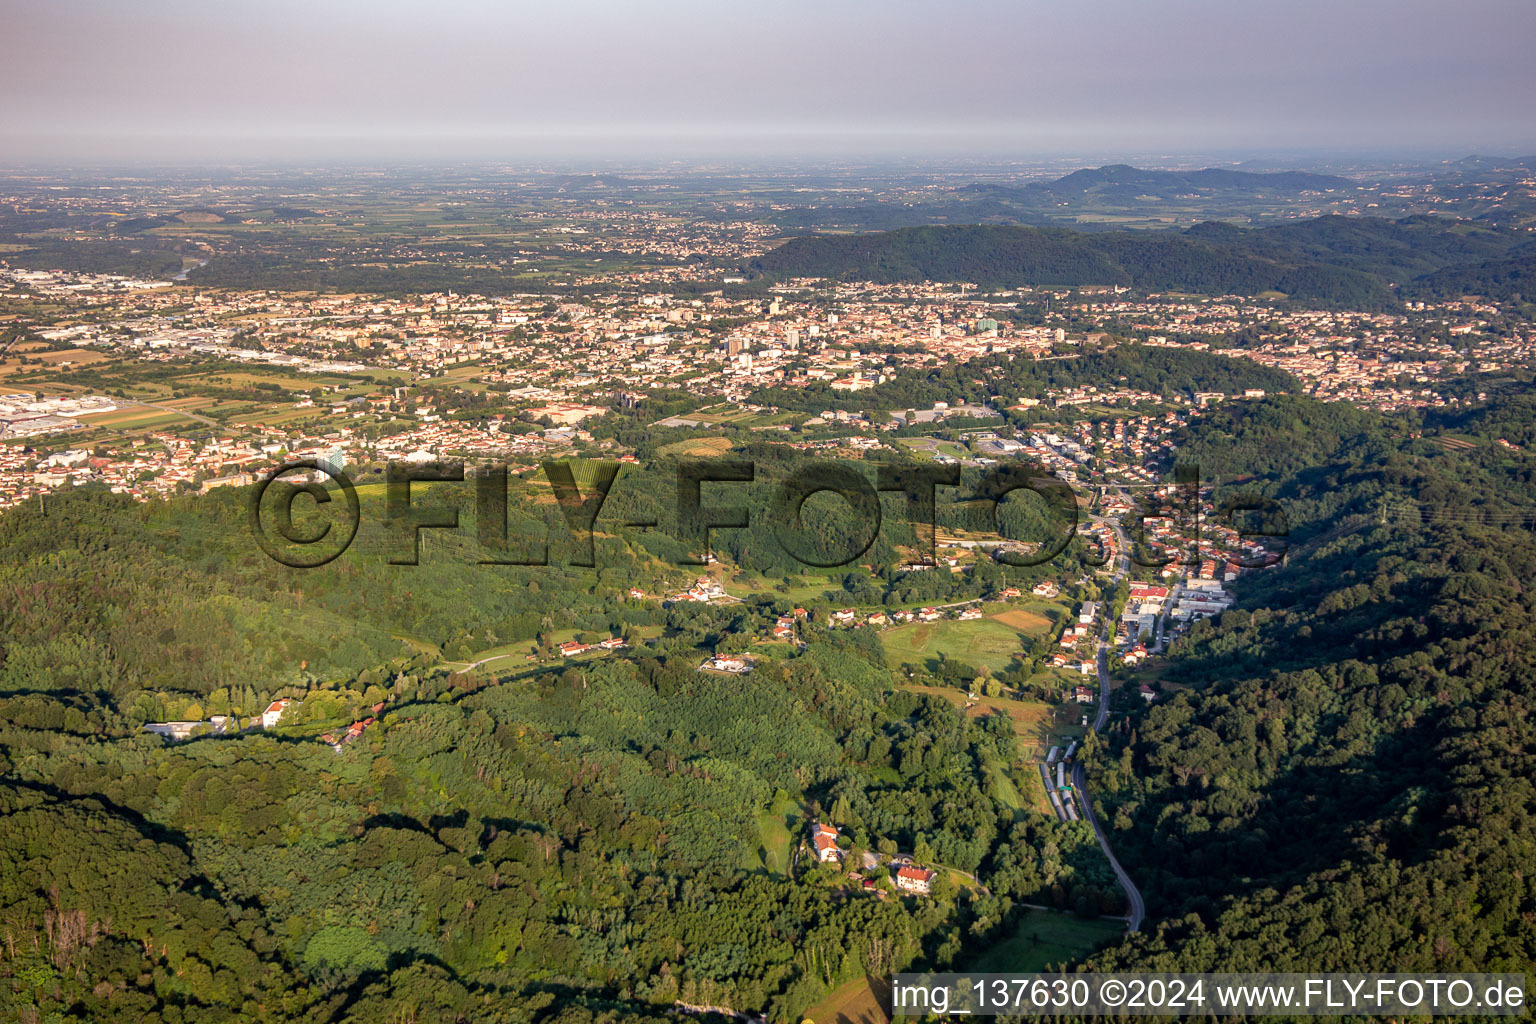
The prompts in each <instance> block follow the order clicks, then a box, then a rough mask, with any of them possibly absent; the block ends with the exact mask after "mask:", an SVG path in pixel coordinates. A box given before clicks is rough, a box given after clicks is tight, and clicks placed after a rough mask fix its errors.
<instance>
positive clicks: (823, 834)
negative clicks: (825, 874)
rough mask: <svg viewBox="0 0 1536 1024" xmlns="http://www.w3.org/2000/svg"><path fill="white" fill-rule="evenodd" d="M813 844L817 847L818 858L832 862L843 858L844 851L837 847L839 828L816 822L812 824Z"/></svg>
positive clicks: (823, 861)
mask: <svg viewBox="0 0 1536 1024" xmlns="http://www.w3.org/2000/svg"><path fill="white" fill-rule="evenodd" d="M811 844H812V845H813V846H815V847H816V859H817V860H818V861H820V862H821V863H823V864H830V863H833V862H835V861H840V860H842V859H843V851H841V850H839V849H838V848H837V829H835V828H833V827H832V826H831V825H823V824H822V823H821V822H819V821H818V822H815V823H814V824H812V825H811Z"/></svg>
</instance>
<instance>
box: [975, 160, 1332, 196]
mask: <svg viewBox="0 0 1536 1024" xmlns="http://www.w3.org/2000/svg"><path fill="white" fill-rule="evenodd" d="M1358 187H1359V185H1357V184H1356V183H1355V182H1353V181H1350V180H1349V179H1348V178H1339V177H1335V176H1334V175H1331V174H1311V173H1309V172H1307V171H1270V172H1264V173H1254V172H1252V171H1232V170H1226V169H1223V168H1216V167H1208V168H1206V169H1205V170H1201V171H1149V170H1144V169H1142V168H1139V167H1131V166H1128V165H1126V164H1111V165H1109V166H1107V167H1089V168H1085V169H1083V170H1081V171H1073V172H1072V173H1071V174H1068V175H1067V176H1066V177H1064V178H1058V179H1056V180H1055V181H1051V182H1031V183H1029V184H1027V185H1022V186H1018V187H1016V188H1010V187H1005V186H997V185H973V186H971V189H970V190H971V191H972V192H974V193H976V194H978V195H990V196H994V197H997V198H1004V197H1007V198H1012V199H1015V200H1017V201H1021V202H1025V203H1035V202H1040V201H1062V200H1069V201H1070V200H1077V199H1081V198H1083V197H1090V198H1094V199H1101V200H1107V201H1110V202H1117V203H1118V202H1126V201H1130V200H1138V199H1146V198H1152V199H1183V198H1193V199H1211V198H1226V199H1236V198H1241V199H1261V198H1273V197H1280V196H1284V197H1293V196H1297V195H1299V194H1301V193H1306V192H1317V193H1326V192H1338V191H1344V190H1349V191H1353V190H1354V189H1356V188H1358Z"/></svg>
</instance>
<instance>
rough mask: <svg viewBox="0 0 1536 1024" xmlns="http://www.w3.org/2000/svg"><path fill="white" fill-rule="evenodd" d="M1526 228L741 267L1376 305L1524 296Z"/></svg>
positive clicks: (1426, 225)
mask: <svg viewBox="0 0 1536 1024" xmlns="http://www.w3.org/2000/svg"><path fill="white" fill-rule="evenodd" d="M1529 262H1530V243H1529V242H1528V241H1527V239H1526V237H1525V236H1524V235H1523V234H1520V233H1517V232H1514V231H1510V230H1504V229H1498V228H1493V227H1489V226H1484V225H1476V224H1470V223H1464V222H1459V221H1450V220H1441V219H1437V218H1433V217H1410V218H1405V219H1403V220H1400V221H1390V220H1385V219H1381V218H1366V217H1344V216H1338V215H1335V216H1329V217H1319V218H1316V219H1313V220H1308V221H1299V222H1294V223H1286V224H1279V225H1273V226H1268V227H1263V228H1251V229H1244V228H1238V227H1234V226H1232V225H1230V224H1225V223H1220V222H1208V223H1203V224H1197V225H1195V226H1194V227H1192V228H1189V229H1188V230H1186V231H1182V232H1177V231H1166V232H1164V231H1108V232H1104V231H1099V232H1088V231H1076V230H1072V229H1068V228H1058V227H1050V228H1044V227H1020V226H998V225H954V226H943V227H914V228H902V229H897V230H893V231H886V232H880V233H871V234H855V235H816V236H806V237H801V238H795V239H791V240H790V241H788V242H786V243H784V244H783V245H781V246H779V247H778V248H776V249H774V250H772V251H770V252H768V253H765V254H764V255H763V256H761V257H759V258H758V259H757V260H755V261H753V262H752V264H751V265H750V266H749V268H748V269H749V270H751V271H752V272H754V273H759V274H763V275H766V276H768V277H770V278H787V277H828V278H836V279H842V280H854V281H875V282H882V283H888V282H897V281H968V282H972V283H975V284H977V285H980V286H983V287H1014V286H1019V285H1047V286H1048V285H1056V286H1082V285H1099V286H1107V285H1118V286H1126V287H1132V288H1135V289H1136V290H1138V291H1141V292H1148V291H1187V292H1197V293H1202V294H1237V295H1260V294H1263V293H1266V292H1281V293H1284V294H1285V295H1286V296H1288V297H1289V298H1291V299H1294V300H1297V301H1300V302H1306V303H1310V304H1314V305H1322V306H1338V307H1348V308H1352V309H1362V310H1370V309H1381V308H1386V307H1388V306H1391V305H1393V304H1395V303H1396V301H1397V295H1398V293H1395V292H1394V290H1393V289H1394V288H1397V289H1400V293H1401V294H1402V295H1404V296H1415V297H1424V298H1439V297H1446V296H1453V295H1460V294H1462V293H1472V294H1489V295H1494V296H1496V297H1500V298H1511V297H1512V296H1513V294H1514V293H1515V292H1521V291H1522V289H1523V293H1529V290H1530V289H1529Z"/></svg>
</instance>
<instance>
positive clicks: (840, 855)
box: [811, 821, 939, 896]
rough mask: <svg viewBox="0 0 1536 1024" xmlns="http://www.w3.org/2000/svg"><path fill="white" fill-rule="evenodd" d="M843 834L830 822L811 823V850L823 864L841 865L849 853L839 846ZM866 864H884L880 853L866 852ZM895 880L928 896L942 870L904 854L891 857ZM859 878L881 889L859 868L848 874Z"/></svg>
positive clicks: (903, 888)
mask: <svg viewBox="0 0 1536 1024" xmlns="http://www.w3.org/2000/svg"><path fill="white" fill-rule="evenodd" d="M839 838H840V833H839V832H838V830H837V828H836V827H835V826H832V825H828V824H827V823H826V822H821V821H814V822H812V823H811V850H812V852H814V853H815V855H816V861H817V863H819V864H841V863H842V862H843V860H844V858H845V857H846V856H847V854H846V852H845V851H844V850H843V849H842V848H841V847H839V846H838V839H839ZM864 860H865V863H866V864H867V865H868V864H870V863H871V862H873V865H874V866H878V865H879V863H880V859H879V855H878V854H873V853H866V854H865V855H864ZM891 867H892V870H891V881H892V882H893V883H894V884H895V886H896V888H897V890H898V891H900V892H905V893H911V894H913V895H916V896H927V895H929V894H930V893H932V892H933V883H934V880H935V879H937V878H938V876H939V873H938V872H937V871H934V870H932V869H930V868H922V867H918V866H916V865H915V864H913V863H912V862H911V858H909V857H905V856H902V855H900V854H898V855H896V856H894V857H892V858H891ZM848 877H849V878H850V879H853V880H856V881H859V882H860V884H861V886H862V888H864V889H866V890H873V889H876V888H878V883H877V882H876V881H875V880H874V879H873V878H866V877H865V876H864V875H862V874H861V873H859V872H857V871H855V872H853V873H852V874H850V875H849V876H848Z"/></svg>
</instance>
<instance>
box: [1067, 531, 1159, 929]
mask: <svg viewBox="0 0 1536 1024" xmlns="http://www.w3.org/2000/svg"><path fill="white" fill-rule="evenodd" d="M1095 518H1099V517H1095ZM1099 521H1101V522H1103V523H1105V524H1106V525H1108V526H1110V527H1111V528H1112V529H1113V530H1114V531H1115V536H1116V539H1117V540H1118V542H1119V547H1120V551H1119V555H1120V558H1119V563H1120V564H1119V569H1118V571H1117V572H1116V574H1115V582H1116V583H1118V582H1119V581H1120V580H1122V579H1124V578H1125V577H1126V576H1128V575H1129V574H1130V571H1131V544H1130V538H1129V537H1127V536H1126V535H1125V531H1124V530H1122V529H1121V528H1120V524H1119V523H1118V522H1116V521H1114V520H1109V519H1099ZM1113 626H1114V623H1112V622H1110V621H1109V619H1108V617H1107V616H1106V617H1105V620H1104V625H1103V626H1102V628H1101V629H1100V631H1099V713H1098V714H1097V715H1095V716H1094V719H1093V731H1094V732H1096V733H1102V732H1103V731H1104V723H1105V722H1106V721H1108V720H1109V636H1110V632H1109V631H1110V629H1111V628H1112V627H1113ZM1072 785H1073V786H1074V787H1076V789H1077V796H1078V801H1077V803H1078V806H1079V807H1080V808H1082V812H1083V819H1084V820H1085V821H1087V822H1088V824H1089V825H1091V826H1093V834H1094V835H1095V836H1097V837H1098V840H1099V848H1100V849H1101V850H1103V851H1104V856H1105V858H1106V859H1107V860H1108V861H1109V866H1110V867H1111V868H1112V869H1113V870H1114V872H1115V878H1116V880H1118V881H1119V883H1120V888H1121V889H1123V890H1125V902H1126V903H1127V905H1129V907H1130V909H1131V912H1130V915H1129V916H1128V917H1127V919H1126V920H1127V925H1128V929H1129V930H1130V931H1133V932H1134V931H1139V930H1140V929H1141V922H1142V921H1143V920H1144V919H1145V918H1146V916H1147V905H1146V902H1145V901H1144V900H1142V898H1141V891H1140V890H1139V889H1137V888H1136V883H1135V882H1133V881H1131V876H1130V875H1128V874H1126V873H1125V868H1123V867H1121V866H1120V860H1119V858H1117V857H1116V856H1115V851H1114V850H1112V849H1110V846H1109V837H1108V836H1106V835H1105V834H1104V827H1103V826H1102V825H1100V824H1099V819H1098V816H1097V815H1095V814H1094V813H1093V796H1092V794H1090V793H1089V792H1088V779H1087V775H1086V773H1084V771H1083V763H1082V761H1081V760H1079V761H1078V762H1077V763H1075V764H1074V765H1073V766H1072Z"/></svg>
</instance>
